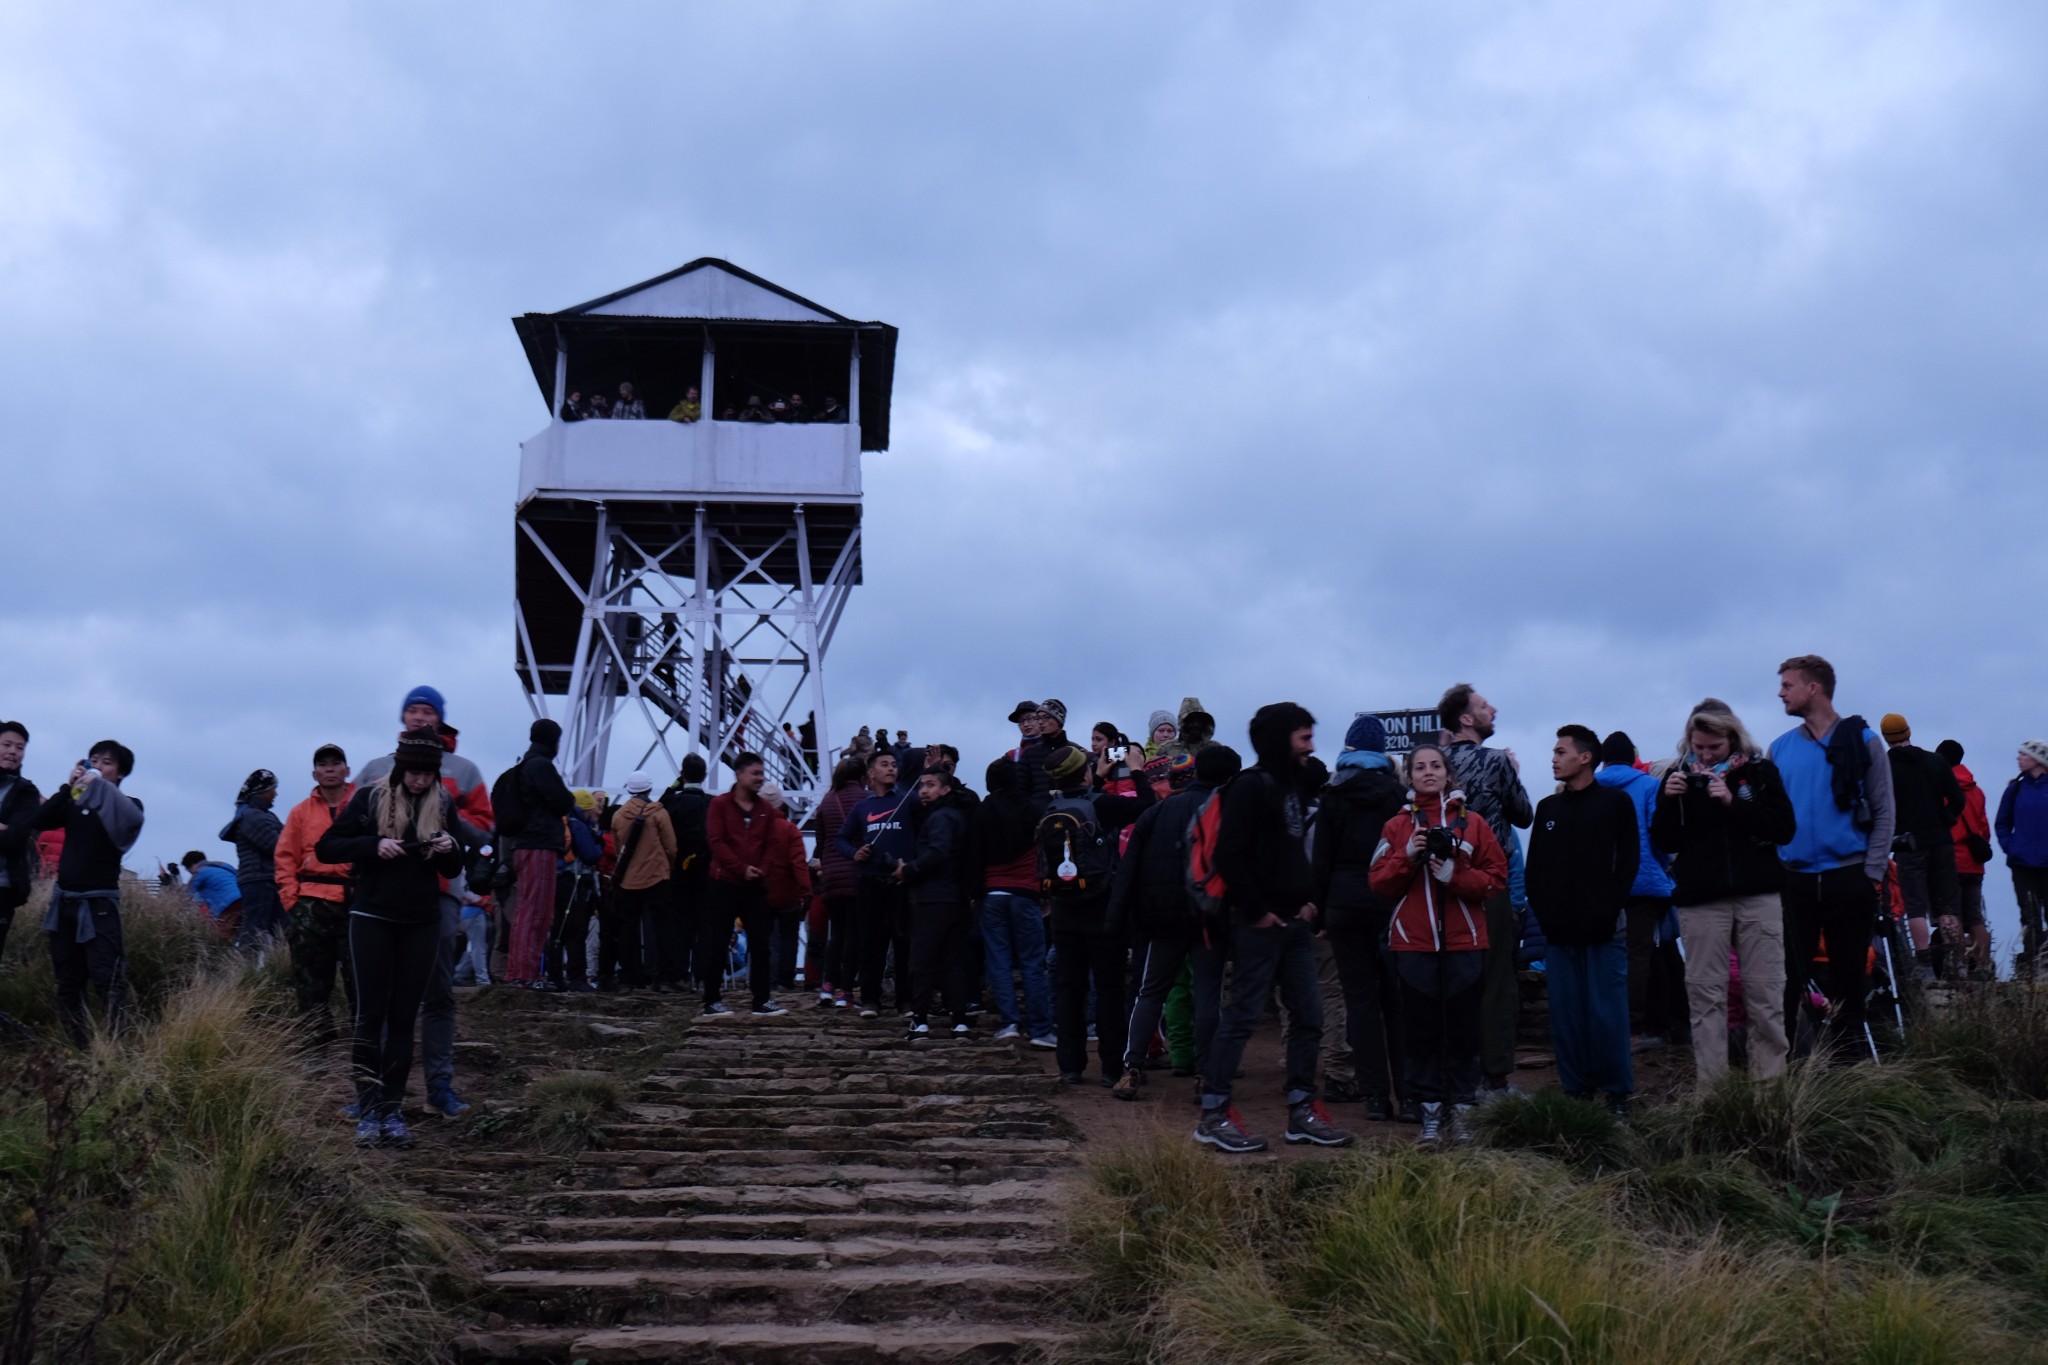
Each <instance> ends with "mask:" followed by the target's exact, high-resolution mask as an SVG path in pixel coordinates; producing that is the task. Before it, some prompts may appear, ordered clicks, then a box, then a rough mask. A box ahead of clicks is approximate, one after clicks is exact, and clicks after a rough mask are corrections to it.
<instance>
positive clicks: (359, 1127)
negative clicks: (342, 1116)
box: [349, 1105, 384, 1147]
mask: <svg viewBox="0 0 2048 1365" xmlns="http://www.w3.org/2000/svg"><path fill="white" fill-rule="evenodd" d="M349 1108H351V1109H353V1108H355V1106H354V1105H350V1106H349ZM383 1140H384V1125H383V1124H381V1123H379V1122H377V1120H375V1119H357V1120H356V1146H358V1147H375V1146H376V1145H377V1144H378V1143H380V1142H382V1141H383Z"/></svg>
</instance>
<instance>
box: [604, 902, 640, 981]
mask: <svg viewBox="0 0 2048 1365" xmlns="http://www.w3.org/2000/svg"><path fill="white" fill-rule="evenodd" d="M596 911H597V972H596V976H597V984H598V985H600V986H606V987H610V986H644V985H646V984H647V979H646V977H645V975H644V974H643V973H642V971H641V951H640V907H639V906H638V905H637V904H634V905H630V906H629V905H628V904H626V902H624V901H622V900H621V899H620V898H619V892H618V888H617V887H616V886H612V887H608V888H606V890H605V891H604V893H603V894H602V895H600V896H598V897H597V901H596Z"/></svg>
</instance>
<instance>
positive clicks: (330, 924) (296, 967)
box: [284, 896, 356, 1047]
mask: <svg viewBox="0 0 2048 1365" xmlns="http://www.w3.org/2000/svg"><path fill="white" fill-rule="evenodd" d="M348 921H349V914H348V902H347V901H329V900H320V899H318V898H317V897H313V896H301V897H300V898H299V903H298V904H297V905H295V906H293V907H292V912H291V914H290V915H288V916H286V918H285V925H284V933H285V939H286V941H287V942H289V943H290V944H291V946H292V992H293V994H294V995H295V996H296V997H297V999H298V1006H299V1017H300V1018H301V1019H302V1020H304V1021H305V1023H306V1025H307V1027H308V1028H309V1029H310V1030H311V1034H310V1039H311V1041H312V1042H313V1043H315V1044H316V1045H318V1046H321V1047H325V1046H327V1045H328V1044H329V1043H332V1042H333V1041H334V1040H335V1038H336V1037H337V1036H338V1035H337V1033H336V1030H335V1027H334V1015H333V1012H332V1011H331V1010H329V1008H328V1004H327V1002H328V1000H329V999H331V998H332V997H333V995H334V978H335V977H336V976H339V977H340V978H341V988H342V990H343V991H344V992H345V993H346V997H347V999H348V1006H349V1017H350V1018H354V1017H355V1004H356V983H355V978H354V977H353V976H351V975H350V974H349V967H348Z"/></svg>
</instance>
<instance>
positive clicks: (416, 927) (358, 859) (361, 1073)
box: [313, 730, 462, 1147]
mask: <svg viewBox="0 0 2048 1365" xmlns="http://www.w3.org/2000/svg"><path fill="white" fill-rule="evenodd" d="M444 752H445V750H443V749H442V747H441V740H440V737H439V736H438V735H436V734H435V733H434V732H433V731H432V730H408V731H406V732H405V733H404V734H402V735H400V736H399V737H398V752H397V754H396V756H395V758H394V761H393V763H392V768H391V776H390V777H389V778H387V779H386V780H385V781H383V782H377V783H373V784H371V785H370V786H367V787H364V788H362V789H361V790H360V791H358V792H357V793H356V794H355V795H354V796H353V797H351V798H349V803H348V805H347V806H345V807H343V809H342V812H341V814H340V815H339V816H337V817H336V818H335V821H334V823H333V824H332V825H331V826H329V827H328V831H327V833H326V834H325V835H323V836H321V839H320V842H319V843H318V844H316V845H315V846H314V849H313V856H314V857H316V858H318V859H319V860H320V861H321V862H323V863H350V864H352V865H353V866H352V868H351V871H350V878H349V886H350V896H349V917H348V951H349V962H350V964H351V969H352V970H353V972H354V974H355V982H356V1017H355V1041H354V1045H353V1048H352V1050H351V1060H352V1062H353V1067H354V1072H355V1082H356V1113H357V1121H356V1141H357V1143H359V1144H361V1145H363V1146H372V1145H374V1144H376V1143H379V1142H383V1143H388V1144H390V1145H391V1146H394V1147H410V1146H412V1134H411V1132H410V1131H408V1130H407V1128H406V1126H405V1119H404V1117H403V1116H402V1115H401V1114H400V1113H399V1102H400V1100H402V1099H403V1098H404V1096H405V1078H406V1073H407V1072H409V1071H411V1070H412V1037H413V1028H414V1026H415V1024H416V1023H417V1022H418V1019H419V1012H420V1000H421V998H422V997H423V996H425V994H426V990H427V976H428V973H429V972H430V971H431V970H432V968H433V964H434V954H435V953H436V952H438V951H439V949H440V946H441V879H442V878H443V877H452V876H454V875H456V874H457V873H459V872H460V871H462V849H461V848H460V847H459V846H458V845H457V844H456V842H455V837H454V833H453V831H454V829H455V825H456V818H455V809H454V807H455V798H454V797H452V796H451V795H449V793H448V790H447V788H445V787H443V786H442V785H441V755H442V754H443V753H444Z"/></svg>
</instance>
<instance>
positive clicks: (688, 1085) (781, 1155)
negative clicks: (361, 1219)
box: [393, 991, 1075, 1365]
mask: <svg viewBox="0 0 2048 1365" xmlns="http://www.w3.org/2000/svg"><path fill="white" fill-rule="evenodd" d="M693 1015H694V1010H693V1009H692V1007H691V1006H690V1005H688V1004H686V1003H685V1002H683V1001H682V1000H679V999H677V998H675V997H658V996H649V995H632V996H612V995H576V996H553V995H533V994H525V993H516V992H510V991H493V992H488V993H485V994H484V995H482V996H478V997H473V998H472V999H471V1000H468V1001H465V1002H464V1006H463V1017H462V1030H461V1031H462V1037H463V1040H464V1045H463V1048H462V1051H463V1054H464V1060H463V1062H462V1063H460V1065H461V1067H462V1071H463V1075H462V1077H461V1080H462V1083H463V1089H464V1090H465V1093H466V1095H467V1097H468V1098H469V1099H471V1100H472V1101H473V1102H476V1103H477V1105H478V1107H477V1109H476V1110H475V1111H474V1114H473V1115H471V1116H465V1119H464V1120H462V1121H458V1122H456V1123H447V1122H429V1123H427V1124H423V1125H422V1131H421V1134H420V1146H419V1148H418V1149H417V1150H415V1151H414V1152H412V1153H410V1154H407V1155H405V1156H402V1157H397V1156H394V1158H393V1161H394V1164H395V1165H396V1166H397V1168H398V1169H399V1170H400V1171H401V1172H402V1173H403V1175H404V1178H405V1179H406V1180H407V1182H408V1183H409V1184H411V1185H412V1186H413V1187H414V1188H415V1189H416V1190H418V1191H419V1192H420V1193H421V1195H422V1196H423V1197H424V1198H425V1199H427V1200H428V1201H429V1202H431V1203H434V1204H436V1205H438V1206H440V1207H441V1208H443V1209H445V1210H447V1211H448V1212H449V1213H450V1214H451V1215H452V1216H455V1217H456V1218H458V1219H459V1220H461V1221H463V1222H465V1223H466V1224H467V1225H469V1226H470V1227H472V1228H474V1229H475V1230H477V1231H478V1232H479V1233H480V1234H481V1235H482V1237H483V1238H484V1240H486V1241H487V1243H488V1244H489V1245H490V1246H491V1248H492V1250H491V1252H490V1264H489V1265H488V1267H487V1273H486V1275H485V1278H484V1280H483V1283H482V1286H481V1293H480V1294H479V1295H478V1296H477V1297H476V1299H475V1301H474V1302H470V1303H466V1304H464V1305H463V1306H462V1311H463V1314H464V1316H465V1317H467V1318H468V1319H469V1320H470V1321H471V1322H472V1323H473V1324H474V1326H473V1327H472V1329H471V1330H469V1331H467V1332H465V1333H464V1334H463V1335H462V1336H461V1337H460V1339H459V1340H458V1341H457V1342H456V1347H457V1351H458V1354H459V1355H460V1357H461V1358H462V1359H463V1360H465V1361H501V1360H505V1361H509V1360H520V1361H560V1362H565V1365H566V1362H572V1361H588V1362H591V1365H599V1363H600V1362H605V1361H642V1362H653V1361H676V1362H683V1361H693V1362H696V1361H749V1362H769V1361H790V1362H796V1361H801V1362H827V1361H829V1362H841V1361H846V1362H852V1361H872V1360H888V1361H901V1362H925V1361H932V1362H937V1361H984V1360H1002V1359H1009V1358H1012V1357H1014V1356H1016V1355H1018V1354H1020V1353H1024V1352H1027V1351H1028V1350H1029V1348H1032V1347H1034V1346H1039V1345H1045V1344H1051V1343H1053V1342H1055V1341H1057V1340H1059V1339H1060V1338H1061V1336H1062V1331H1061V1328H1060V1326H1059V1323H1058V1319H1057V1307H1056V1299H1057V1295H1058V1292H1059V1291H1060V1290H1061V1289H1062V1288H1064V1287H1066V1286H1067V1285H1069V1284H1070V1283H1071V1282H1072V1281H1073V1279H1074V1272H1073V1271H1071V1270H1070V1269H1068V1268H1066V1266H1065V1265H1064V1264H1063V1263H1062V1262H1061V1261H1060V1259H1059V1248H1058V1244H1057V1239H1058V1234H1057V1227H1056V1211H1057V1206H1058V1203H1059V1201H1060V1200H1061V1198H1062V1197H1063V1187H1064V1182H1065V1181H1067V1180H1068V1179H1070V1178H1071V1174H1072V1171H1073V1168H1074V1165H1075V1143H1074V1141H1073V1137H1072V1134H1073V1129H1072V1128H1071V1126H1070V1125H1068V1124H1067V1123H1066V1122H1065V1121H1063V1120H1062V1119H1061V1118H1060V1116H1059V1114H1058V1113H1057V1112H1056V1110H1055V1107H1054V1103H1053V1101H1054V1095H1053V1093H1052V1092H1053V1089H1054V1086H1053V1083H1052V1081H1051V1078H1050V1075H1049V1074H1048V1069H1047V1067H1046V1066H1045V1064H1044V1063H1043V1062H1042V1061H1041V1060H1040V1059H1039V1058H1038V1057H1037V1056H1034V1055H1027V1054H1024V1053H1020V1052H1019V1051H1018V1050H1017V1049H1015V1048H1013V1047H1011V1046H1009V1045H1003V1044H995V1043H992V1042H989V1041H987V1036H986V1033H985V1032H984V1033H983V1034H981V1035H979V1036H978V1037H976V1038H972V1039H967V1040H956V1039H954V1038H952V1037H950V1036H947V1037H940V1038H934V1039H933V1040H931V1041H929V1042H922V1043H918V1044H915V1045H913V1044H910V1043H907V1042H905V1041H904V1040H903V1038H902V1034H901V1028H902V1026H901V1024H900V1022H898V1021H896V1020H893V1019H886V1020H873V1021H868V1022H866V1023H863V1022H862V1021H861V1020H859V1019H858V1018H853V1017H849V1014H848V1012H845V1011H819V1010H815V1009H810V1008H802V1009H798V1010H796V1011H794V1012H792V1013H791V1014H789V1015H786V1016H782V1017H779V1018H765V1019H756V1018H754V1017H752V1016H751V1015H747V1014H744V1013H742V1014H738V1015H734V1016H731V1017H729V1018H726V1019H720V1020H709V1021H701V1022H700V1021H698V1020H696V1019H694V1018H693V1017H692V1016H693ZM565 1071H567V1072H571V1073H573V1074H576V1075H579V1076H584V1077H593V1078H594V1077H610V1078H612V1079H613V1080H615V1081H616V1082H617V1083H618V1084H619V1085H620V1087H621V1089H620V1094H621V1097H622V1098H623V1100H624V1101H625V1102H624V1104H623V1107H622V1108H621V1109H620V1110H619V1111H617V1112H615V1113H612V1114H610V1115H608V1116H605V1117H604V1118H603V1119H602V1120H601V1121H600V1122H599V1123H598V1124H597V1125H596V1128H595V1136H596V1139H597V1141H598V1143H599V1144H600V1145H599V1146H597V1147H595V1148H592V1149H589V1150H585V1151H583V1152H581V1153H579V1154H577V1155H575V1156H560V1155H552V1154H549V1153H548V1152H546V1151H544V1150H540V1149H538V1148H537V1147H536V1146H535V1145H534V1144H533V1142H532V1141H531V1140H530V1132H529V1128H530V1123H531V1113H532V1111H531V1102H532V1092H533V1086H534V1084H535V1083H536V1082H545V1080H546V1078H547V1076H549V1075H550V1074H561V1073H563V1072H565Z"/></svg>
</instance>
